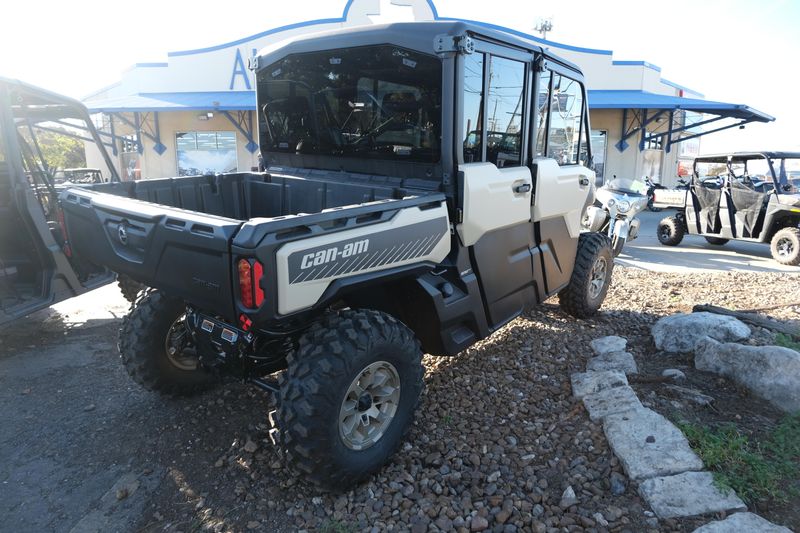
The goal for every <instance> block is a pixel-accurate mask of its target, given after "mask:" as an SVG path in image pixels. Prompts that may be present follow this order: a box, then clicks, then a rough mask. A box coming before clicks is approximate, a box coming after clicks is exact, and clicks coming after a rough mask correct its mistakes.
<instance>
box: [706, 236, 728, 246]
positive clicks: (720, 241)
mask: <svg viewBox="0 0 800 533" xmlns="http://www.w3.org/2000/svg"><path fill="white" fill-rule="evenodd" d="M706 240H707V241H708V244H713V245H714V246H722V245H723V244H728V241H730V239H721V238H719V237H706Z"/></svg>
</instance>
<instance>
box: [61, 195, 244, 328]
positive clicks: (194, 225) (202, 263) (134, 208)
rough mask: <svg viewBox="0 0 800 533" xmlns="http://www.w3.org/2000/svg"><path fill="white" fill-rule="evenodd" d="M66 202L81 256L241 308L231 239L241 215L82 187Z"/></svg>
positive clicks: (222, 306)
mask: <svg viewBox="0 0 800 533" xmlns="http://www.w3.org/2000/svg"><path fill="white" fill-rule="evenodd" d="M61 205H62V208H63V210H64V221H65V223H66V226H67V234H68V238H69V243H70V245H71V247H72V251H73V253H74V254H75V255H76V256H77V257H78V258H80V259H82V260H86V261H89V262H91V263H94V264H97V265H101V266H104V267H107V268H109V269H111V270H113V271H115V272H119V273H121V274H127V275H128V276H130V277H132V278H133V279H135V280H137V281H140V282H142V283H145V284H146V285H148V286H151V287H156V288H158V289H162V290H164V291H166V292H168V293H170V294H172V295H174V296H176V297H179V298H182V299H184V300H186V301H187V302H189V303H192V304H194V305H196V306H197V307H200V308H203V309H207V310H210V311H213V312H214V314H220V315H224V316H226V317H229V316H231V314H232V313H233V296H232V294H231V290H232V287H231V259H230V242H231V239H232V238H233V236H234V234H235V233H236V232H237V231H238V229H239V226H241V224H242V222H241V221H239V220H233V219H230V218H223V217H218V216H213V215H207V214H204V213H198V212H195V211H187V210H184V209H177V208H174V207H168V206H164V205H159V204H153V203H149V202H142V201H139V200H134V199H131V198H126V197H122V196H115V195H111V194H104V193H98V192H94V191H90V190H86V189H80V188H72V189H68V190H66V191H64V192H63V193H62V194H61Z"/></svg>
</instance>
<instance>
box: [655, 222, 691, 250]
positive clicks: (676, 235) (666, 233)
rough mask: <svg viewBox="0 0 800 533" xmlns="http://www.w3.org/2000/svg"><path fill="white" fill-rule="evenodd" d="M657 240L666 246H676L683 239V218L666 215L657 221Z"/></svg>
mask: <svg viewBox="0 0 800 533" xmlns="http://www.w3.org/2000/svg"><path fill="white" fill-rule="evenodd" d="M657 232H658V233H657V234H658V242H660V243H661V244H664V245H666V246H678V245H679V244H680V243H681V241H682V240H683V236H684V234H685V233H686V229H685V228H684V226H683V220H681V219H679V218H678V217H675V216H673V217H666V218H664V219H662V220H661V222H659V223H658V230H657Z"/></svg>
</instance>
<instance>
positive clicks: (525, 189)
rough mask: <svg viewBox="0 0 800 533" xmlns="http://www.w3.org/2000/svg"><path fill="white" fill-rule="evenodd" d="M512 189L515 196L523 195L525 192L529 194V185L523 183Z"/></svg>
mask: <svg viewBox="0 0 800 533" xmlns="http://www.w3.org/2000/svg"><path fill="white" fill-rule="evenodd" d="M511 188H512V189H514V192H515V193H516V194H524V193H526V192H531V184H530V183H523V184H522V185H517V186H515V187H511Z"/></svg>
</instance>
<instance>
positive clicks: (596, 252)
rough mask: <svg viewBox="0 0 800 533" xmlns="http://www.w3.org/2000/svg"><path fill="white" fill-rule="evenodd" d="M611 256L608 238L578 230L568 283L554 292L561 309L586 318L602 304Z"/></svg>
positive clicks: (608, 280)
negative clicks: (575, 251) (557, 291)
mask: <svg viewBox="0 0 800 533" xmlns="http://www.w3.org/2000/svg"><path fill="white" fill-rule="evenodd" d="M613 269H614V257H613V254H612V250H611V241H610V240H609V239H608V237H606V236H605V235H601V234H600V233H582V234H581V236H580V239H579V240H578V255H577V256H576V257H575V267H574V268H573V270H572V277H571V278H570V280H569V284H568V285H567V286H566V287H565V288H564V289H562V290H561V291H560V292H559V293H558V304H559V305H560V306H561V309H563V310H564V311H566V312H567V313H569V314H570V315H572V316H574V317H576V318H589V317H590V316H592V315H594V314H595V313H596V312H597V310H598V309H600V306H601V305H603V300H605V297H606V293H607V292H608V287H609V285H611V273H612V271H613Z"/></svg>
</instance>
